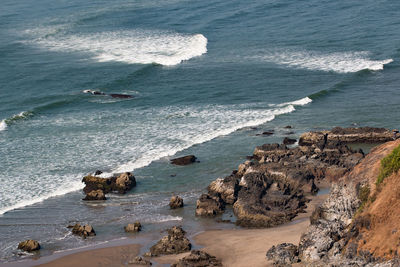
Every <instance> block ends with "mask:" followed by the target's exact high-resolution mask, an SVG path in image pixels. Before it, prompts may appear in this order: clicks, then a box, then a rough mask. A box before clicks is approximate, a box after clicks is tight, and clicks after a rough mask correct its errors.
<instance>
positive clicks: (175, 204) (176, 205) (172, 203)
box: [169, 196, 183, 209]
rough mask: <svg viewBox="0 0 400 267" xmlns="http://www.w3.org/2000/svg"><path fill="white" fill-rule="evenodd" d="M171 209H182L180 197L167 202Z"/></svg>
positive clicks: (174, 197)
mask: <svg viewBox="0 0 400 267" xmlns="http://www.w3.org/2000/svg"><path fill="white" fill-rule="evenodd" d="M169 207H170V208H171V209H178V208H182V207H183V199H182V198H181V197H180V196H172V197H171V199H170V201H169Z"/></svg>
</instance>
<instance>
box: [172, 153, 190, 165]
mask: <svg viewBox="0 0 400 267" xmlns="http://www.w3.org/2000/svg"><path fill="white" fill-rule="evenodd" d="M194 162H196V157H195V156H194V155H188V156H184V157H180V158H175V159H171V163H172V164H174V165H181V166H183V165H189V164H191V163H194Z"/></svg>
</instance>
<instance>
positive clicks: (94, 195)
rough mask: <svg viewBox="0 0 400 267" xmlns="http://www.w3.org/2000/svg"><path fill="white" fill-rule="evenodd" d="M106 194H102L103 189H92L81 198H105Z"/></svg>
mask: <svg viewBox="0 0 400 267" xmlns="http://www.w3.org/2000/svg"><path fill="white" fill-rule="evenodd" d="M106 199H107V198H106V196H105V195H104V191H103V190H101V189H98V190H92V191H90V192H89V193H87V194H86V196H85V198H84V199H83V200H106Z"/></svg>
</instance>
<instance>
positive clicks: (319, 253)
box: [299, 140, 400, 267]
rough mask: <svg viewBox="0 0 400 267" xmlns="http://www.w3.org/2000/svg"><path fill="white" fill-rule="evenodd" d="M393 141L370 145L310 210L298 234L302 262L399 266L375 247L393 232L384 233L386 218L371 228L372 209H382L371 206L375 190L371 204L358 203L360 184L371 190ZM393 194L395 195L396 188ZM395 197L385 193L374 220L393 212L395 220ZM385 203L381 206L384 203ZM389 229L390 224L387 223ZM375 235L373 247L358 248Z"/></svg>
mask: <svg viewBox="0 0 400 267" xmlns="http://www.w3.org/2000/svg"><path fill="white" fill-rule="evenodd" d="M397 145H400V140H397V141H395V142H388V143H385V144H383V145H381V146H379V147H377V148H374V149H373V150H371V152H370V153H369V154H368V155H367V156H366V157H365V158H364V159H363V160H362V161H361V162H360V164H358V165H357V166H356V167H355V168H354V169H353V170H352V171H351V172H349V173H347V174H346V175H345V176H344V177H343V178H342V179H340V180H339V181H338V182H337V183H335V184H334V185H333V186H332V189H331V192H330V195H329V197H328V199H327V200H326V201H325V202H324V203H323V204H322V205H321V206H320V207H318V208H317V209H316V210H315V211H314V212H313V215H312V216H311V218H310V220H311V225H310V226H309V227H308V229H307V231H306V232H305V233H304V234H303V235H302V237H301V240H300V243H299V258H300V259H301V262H302V264H303V265H305V266H393V267H394V266H400V262H399V259H398V255H396V253H393V254H392V255H391V257H390V258H387V257H386V258H385V257H383V258H382V257H381V256H382V255H379V253H378V251H379V249H380V248H382V247H384V246H385V244H384V242H385V241H384V240H389V239H390V238H391V236H392V235H394V234H396V233H395V232H393V231H392V232H390V231H388V234H385V233H384V231H385V230H384V225H389V224H390V222H385V223H384V224H383V225H380V227H379V229H378V232H374V231H373V230H372V229H371V228H372V224H373V223H372V222H373V220H372V217H373V213H374V212H378V213H379V212H381V211H382V210H383V209H385V208H384V207H380V208H379V209H378V210H374V205H379V201H380V199H379V194H378V197H377V198H376V200H374V202H373V203H372V204H371V207H368V208H365V207H364V209H366V210H364V212H361V211H360V206H361V204H362V203H363V202H364V204H365V196H364V197H363V194H362V193H361V192H364V190H363V188H366V186H368V188H371V190H372V191H374V190H375V189H374V186H375V181H376V178H377V176H378V173H379V169H380V161H381V159H382V158H383V157H384V156H386V155H387V154H388V153H390V151H391V150H392V149H393V148H394V147H396V146H397ZM399 179H400V178H399ZM389 180H390V179H389ZM389 182H390V181H389ZM394 186H395V185H393V186H391V189H392V191H393V190H395V191H397V190H396V189H394V188H395V187H394ZM392 191H388V192H385V194H384V195H382V197H383V198H385V197H387V196H388V195H390V192H392ZM368 192H369V189H368ZM381 193H382V192H381ZM393 194H394V195H397V192H394V193H393ZM395 199H396V198H393V197H391V196H390V197H389V199H388V203H389V202H390V203H391V204H390V208H389V209H388V210H389V213H388V215H387V216H381V215H379V220H378V221H382V220H386V219H387V218H389V217H390V216H393V218H395V219H394V220H393V221H395V222H398V215H397V214H398V213H397V212H393V211H395V210H396V208H395V205H396V204H395V203H396V200H395ZM377 203H378V204H377ZM388 203H386V204H385V205H384V206H385V207H388V205H389V204H388ZM399 203H400V201H399ZM399 205H400V204H399ZM370 229H371V230H370ZM389 229H391V228H390V227H389ZM366 233H373V234H375V236H368V235H366ZM376 233H377V234H376ZM377 236H380V237H382V238H381V239H379V240H380V241H379V242H378V244H377V246H376V247H371V248H372V250H368V249H367V248H368V246H365V247H363V248H360V246H361V247H362V246H363V245H365V244H368V243H373V242H374V241H376V238H377ZM389 243H391V244H392V246H394V247H396V244H393V241H389V242H388V243H387V244H389ZM389 252H390V251H389V250H387V251H386V253H387V254H386V255H390V253H389ZM383 255H385V254H383ZM388 259H390V260H388Z"/></svg>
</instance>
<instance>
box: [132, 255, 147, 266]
mask: <svg viewBox="0 0 400 267" xmlns="http://www.w3.org/2000/svg"><path fill="white" fill-rule="evenodd" d="M128 264H135V265H144V266H151V265H152V263H151V262H150V261H149V260H146V259H143V258H142V257H140V256H137V257H135V258H134V259H133V260H131V261H129V262H128Z"/></svg>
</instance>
